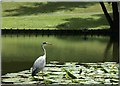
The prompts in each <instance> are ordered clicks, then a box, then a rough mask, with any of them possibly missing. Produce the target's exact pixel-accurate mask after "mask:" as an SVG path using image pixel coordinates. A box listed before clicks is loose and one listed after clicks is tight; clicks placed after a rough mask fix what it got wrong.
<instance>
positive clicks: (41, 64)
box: [32, 56, 45, 75]
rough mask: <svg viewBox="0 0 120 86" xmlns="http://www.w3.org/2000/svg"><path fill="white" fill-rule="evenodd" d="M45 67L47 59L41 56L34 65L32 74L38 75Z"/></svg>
mask: <svg viewBox="0 0 120 86" xmlns="http://www.w3.org/2000/svg"><path fill="white" fill-rule="evenodd" d="M44 66H45V57H44V56H40V57H39V58H38V59H37V60H36V61H35V62H34V64H33V68H32V73H33V75H36V73H38V72H39V71H40V70H42V69H43V68H44Z"/></svg>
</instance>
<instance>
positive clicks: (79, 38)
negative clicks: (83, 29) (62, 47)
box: [55, 35, 108, 43]
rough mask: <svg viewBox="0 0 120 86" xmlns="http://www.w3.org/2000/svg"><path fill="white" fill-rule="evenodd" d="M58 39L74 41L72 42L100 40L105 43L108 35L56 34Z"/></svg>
mask: <svg viewBox="0 0 120 86" xmlns="http://www.w3.org/2000/svg"><path fill="white" fill-rule="evenodd" d="M55 37H56V38H58V39H61V40H64V41H68V42H69V41H72V42H76V41H98V42H102V43H105V42H107V41H108V36H106V37H104V36H90V35H89V36H88V35H78V36H75V35H73V36H59V35H56V36H55Z"/></svg>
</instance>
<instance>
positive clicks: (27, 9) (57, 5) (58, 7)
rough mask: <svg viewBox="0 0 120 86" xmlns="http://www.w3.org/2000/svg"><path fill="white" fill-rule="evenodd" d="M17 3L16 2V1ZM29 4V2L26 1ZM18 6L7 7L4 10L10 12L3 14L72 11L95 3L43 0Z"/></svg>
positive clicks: (15, 14)
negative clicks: (42, 1)
mask: <svg viewBox="0 0 120 86" xmlns="http://www.w3.org/2000/svg"><path fill="white" fill-rule="evenodd" d="M16 4H17V3H16ZM27 4H29V3H27ZM27 4H26V5H23V6H20V7H19V8H17V9H9V8H8V10H5V11H4V12H8V13H9V12H11V13H12V14H8V15H5V16H22V15H32V14H35V15H37V14H39V13H52V12H57V11H72V10H73V9H74V8H88V7H89V6H92V5H94V4H96V3H93V2H91V3H85V2H45V3H31V4H30V6H29V5H27Z"/></svg>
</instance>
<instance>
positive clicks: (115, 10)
mask: <svg viewBox="0 0 120 86" xmlns="http://www.w3.org/2000/svg"><path fill="white" fill-rule="evenodd" d="M112 10H113V27H112V29H113V31H115V32H118V31H119V12H118V5H117V2H112Z"/></svg>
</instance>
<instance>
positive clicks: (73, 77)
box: [62, 68, 77, 79]
mask: <svg viewBox="0 0 120 86" xmlns="http://www.w3.org/2000/svg"><path fill="white" fill-rule="evenodd" d="M62 69H63V70H64V71H65V72H66V75H67V76H69V77H70V78H72V79H77V77H76V76H74V75H73V74H72V73H71V72H70V71H68V70H66V69H65V68H62Z"/></svg>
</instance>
